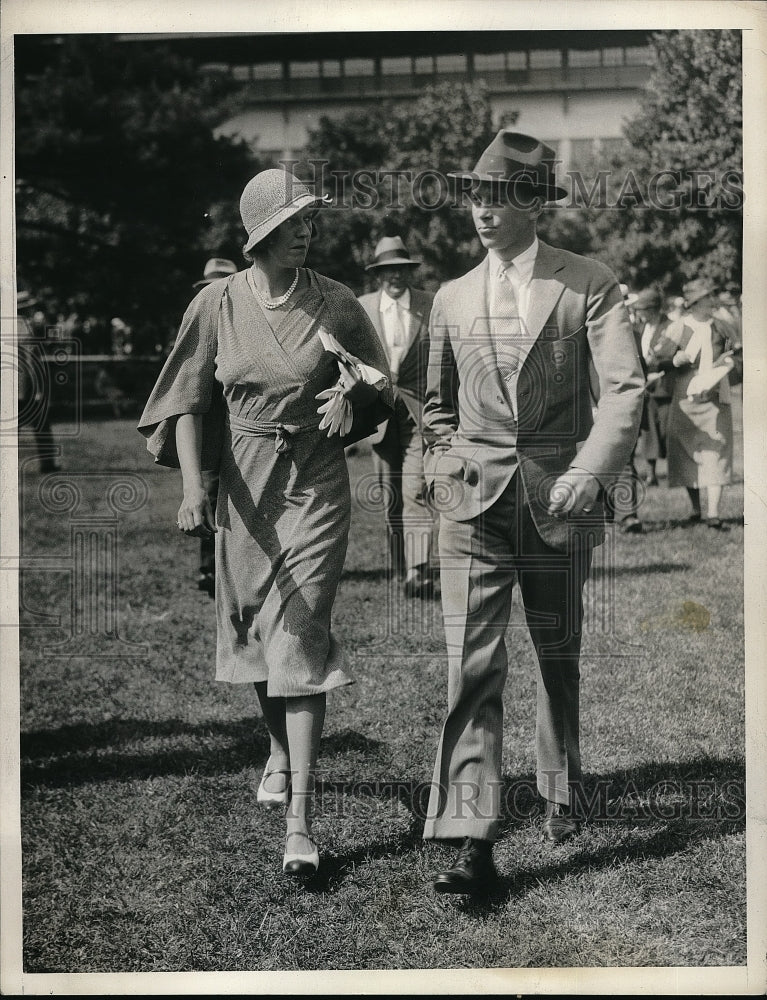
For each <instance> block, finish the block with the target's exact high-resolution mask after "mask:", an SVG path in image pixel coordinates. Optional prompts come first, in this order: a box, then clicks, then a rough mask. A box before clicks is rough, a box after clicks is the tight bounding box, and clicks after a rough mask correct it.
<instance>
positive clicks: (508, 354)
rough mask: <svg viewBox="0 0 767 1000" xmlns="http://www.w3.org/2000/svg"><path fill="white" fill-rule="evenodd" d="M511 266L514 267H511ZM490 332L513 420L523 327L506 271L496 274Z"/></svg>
mask: <svg viewBox="0 0 767 1000" xmlns="http://www.w3.org/2000/svg"><path fill="white" fill-rule="evenodd" d="M512 266H513V265H512ZM490 319H491V323H490V326H491V329H492V331H493V343H494V345H495V353H496V358H497V362H498V371H499V372H500V373H501V378H502V379H503V381H504V383H505V384H506V389H507V392H508V395H509V399H510V401H511V405H512V408H513V410H514V417H515V418H516V416H517V413H516V390H515V383H516V380H517V375H518V374H519V366H520V359H521V355H520V351H519V346H520V344H519V341H520V338H521V336H522V324H521V322H520V318H519V305H518V303H517V296H516V295H515V293H514V286H513V285H512V283H511V279H510V278H509V276H508V274H507V272H506V271H505V270H504V271H503V272H501V274H499V275H498V278H497V280H496V282H495V288H494V295H493V306H492V316H491V317H490Z"/></svg>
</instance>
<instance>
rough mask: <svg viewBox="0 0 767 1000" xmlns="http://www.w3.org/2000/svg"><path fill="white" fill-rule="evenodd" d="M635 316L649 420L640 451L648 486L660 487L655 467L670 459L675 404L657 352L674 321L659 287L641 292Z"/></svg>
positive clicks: (644, 429)
mask: <svg viewBox="0 0 767 1000" xmlns="http://www.w3.org/2000/svg"><path fill="white" fill-rule="evenodd" d="M634 313H635V315H636V320H637V328H638V332H639V338H640V350H641V352H642V358H643V360H644V364H645V371H646V373H647V388H646V390H645V419H644V420H643V426H642V430H641V432H640V435H639V449H640V452H641V454H642V458H644V460H645V462H646V463H647V467H648V472H647V475H646V477H645V483H646V484H647V485H648V486H657V485H658V476H657V472H656V468H655V466H656V464H657V461H658V459H659V458H665V457H666V436H667V430H668V411H669V407H670V405H671V386H670V385H669V382H668V378H667V377H666V376H665V375H664V374H663V369H664V366H663V365H662V364H661V362H660V361H659V359H658V355H657V349H658V346H659V344H660V343H661V341H662V339H663V334H664V331H665V330H666V328H667V327H668V325H669V324H670V323H671V320H670V319H669V318H668V316H667V315H666V314H665V312H664V311H663V297H662V295H661V293H660V292H659V291H658V289H657V288H645V289H643V290H642V291H641V292H639V294H638V295H637V297H636V300H635V302H634ZM645 425H646V426H645Z"/></svg>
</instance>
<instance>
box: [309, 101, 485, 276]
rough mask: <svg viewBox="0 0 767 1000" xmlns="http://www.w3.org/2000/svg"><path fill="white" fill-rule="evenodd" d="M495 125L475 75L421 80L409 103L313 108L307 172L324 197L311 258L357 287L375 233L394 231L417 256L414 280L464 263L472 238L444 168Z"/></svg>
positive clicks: (470, 255)
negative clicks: (455, 80) (334, 110)
mask: <svg viewBox="0 0 767 1000" xmlns="http://www.w3.org/2000/svg"><path fill="white" fill-rule="evenodd" d="M495 131H496V130H495V128H494V126H493V120H492V113H491V109H490V104H489V101H488V99H487V92H486V89H485V87H484V86H483V85H476V86H470V85H461V86H455V85H452V84H449V85H441V86H436V87H430V88H427V89H426V90H425V91H424V93H423V94H422V96H421V97H420V98H419V99H417V100H416V101H415V102H413V103H408V104H404V103H394V102H384V103H382V104H379V105H377V106H376V107H374V108H372V109H370V110H365V111H359V112H352V113H350V114H347V115H345V116H343V117H342V118H340V119H330V118H328V117H326V116H324V117H323V118H321V119H320V124H319V127H318V128H317V129H315V130H314V131H313V132H312V133H311V134H310V140H309V152H308V172H307V179H313V180H315V181H316V182H317V183H318V186H319V187H320V188H321V189H322V190H324V191H325V192H326V193H328V194H330V196H331V197H332V199H333V206H332V207H329V208H327V209H324V210H323V211H322V212H321V213H320V216H319V219H318V227H319V230H320V236H319V238H318V239H317V240H316V241H315V242H314V243H313V244H312V250H311V251H310V252H311V258H310V261H311V264H312V266H314V267H316V268H317V269H318V270H320V271H323V272H324V273H326V274H329V275H330V276H332V277H335V278H337V279H338V280H340V281H344V282H346V283H347V284H348V285H350V286H351V287H352V288H354V289H355V291H357V292H361V291H363V290H364V288H365V285H366V282H367V281H368V279H367V278H366V275H365V271H364V265H365V263H367V262H368V261H369V260H370V259H371V258H372V249H373V246H374V244H375V242H376V241H377V240H378V239H379V238H380V237H381V236H384V235H395V234H399V235H401V236H402V237H403V239H405V241H406V243H407V246H408V250H409V251H410V253H411V254H412V255H413V256H415V257H418V258H421V259H422V260H423V265H422V267H421V270H420V271H419V284H422V285H426V286H427V287H429V286H432V287H437V286H438V285H439V283H440V282H442V281H444V280H447V279H449V278H453V277H456V276H457V275H459V274H461V273H463V272H465V271H466V270H468V268H469V267H471V266H472V265H473V264H474V263H476V260H477V258H478V256H479V253H480V247H479V243H478V241H477V238H476V234H475V231H474V227H473V225H472V222H471V214H470V213H469V212H468V211H467V210H466V208H465V206H462V205H461V203H460V200H458V199H457V198H456V196H455V193H454V190H453V188H452V187H451V185H450V184H449V181H448V179H447V173H448V172H449V171H452V170H456V169H471V168H472V167H473V166H474V164H475V163H476V161H477V159H478V158H479V155H480V153H481V152H482V150H483V149H484V148H485V147H486V146H487V145H488V143H489V142H490V140H491V139H492V137H493V136H494V134H495ZM297 169H298V168H297Z"/></svg>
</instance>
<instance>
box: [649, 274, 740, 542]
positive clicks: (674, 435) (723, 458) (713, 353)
mask: <svg viewBox="0 0 767 1000" xmlns="http://www.w3.org/2000/svg"><path fill="white" fill-rule="evenodd" d="M683 290H684V299H685V312H684V314H683V315H682V316H681V317H680V318H679V319H677V320H675V321H674V322H673V323H672V324H671V325H670V326H669V327H667V328H666V331H665V336H664V337H663V338H662V339H661V341H660V342H659V345H658V347H657V349H656V354H657V358H658V361H659V362H660V363H664V362H665V363H668V362H670V363H671V367H670V369H669V375H670V377H671V379H672V398H671V408H670V411H669V419H668V485H669V486H684V487H685V488H686V489H687V493H688V495H689V497H690V503H691V504H692V515H691V517H690V521H691V522H693V523H694V522H698V521H700V520H701V519H702V510H701V500H700V491H701V489H705V490H706V494H707V496H706V515H707V516H706V524H707V525H708V526H709V527H710V528H713V529H716V530H717V531H722V530H727V527H726V525H725V524H724V523H723V522H722V520H721V518H720V517H719V504H720V501H721V497H722V489H723V487H724V486H726V485H727V484H729V483H730V482H731V480H732V444H733V442H732V436H733V431H732V412H731V406H730V379H733V381H734V380H735V379H741V378H742V374H743V363H742V354H741V347H740V344H739V342H738V338H737V333H736V331H735V329H734V327H732V326H731V325H730V324H727V323H726V322H725V321H724V320H723V319H721V318H720V317H717V316H714V315H713V313H714V308H715V306H716V302H715V300H714V291H715V288H714V285H713V284H712V283H710V282H707V281H705V280H704V279H702V278H696V279H695V280H694V281H690V282H688V283H687V284H686V285H685V286H684V289H683ZM718 375H721V376H722V377H721V378H720V379H719V380H718V381H717V380H716V379H717V376H718ZM696 376H700V379H698V382H702V383H703V384H710V386H711V387H710V388H708V389H703V390H702V391H699V392H695V391H694V390H695V389H696V388H697V387H696V384H695V383H694V382H693V379H694V378H695V377H696ZM691 389H692V390H693V392H691V391H690V390H691Z"/></svg>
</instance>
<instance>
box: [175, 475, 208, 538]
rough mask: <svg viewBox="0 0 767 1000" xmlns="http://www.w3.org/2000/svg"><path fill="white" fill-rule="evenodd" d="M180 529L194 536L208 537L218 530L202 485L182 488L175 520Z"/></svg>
mask: <svg viewBox="0 0 767 1000" xmlns="http://www.w3.org/2000/svg"><path fill="white" fill-rule="evenodd" d="M176 523H177V526H178V528H179V530H180V531H183V532H184V534H185V535H190V536H193V537H196V538H210V536H211V535H212V534H213V533H214V532H216V531H218V528H217V527H216V523H215V521H214V518H213V509H212V507H211V506H210V499H209V498H208V493H207V491H206V490H205V488H204V487H203V486H196V487H193V488H190V489H188V490H186V489H185V490H184V499H183V500H182V501H181V506H180V507H179V509H178V518H177V520H176Z"/></svg>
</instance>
